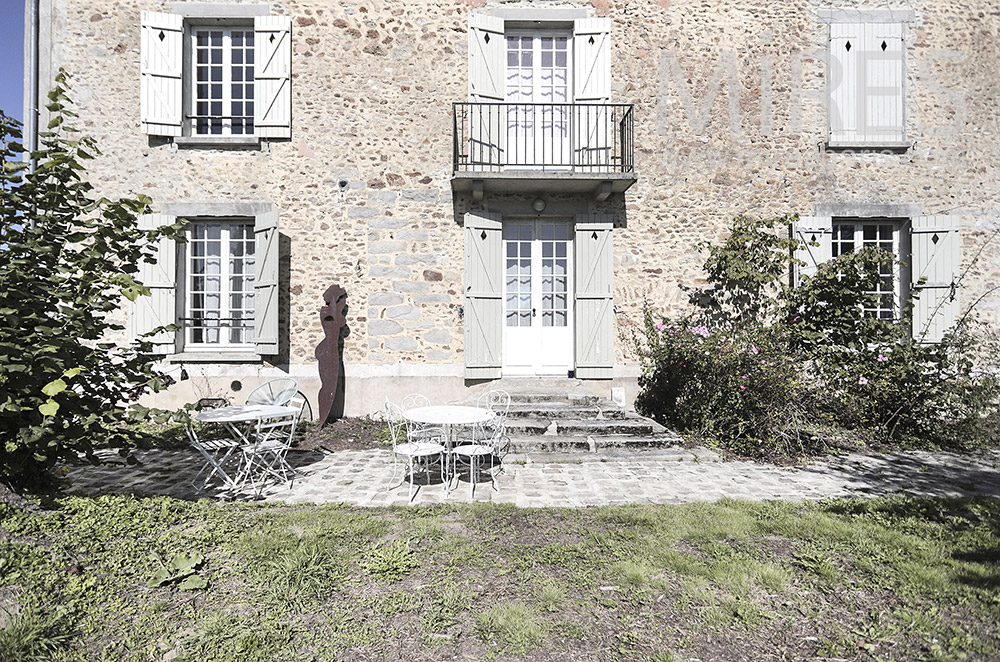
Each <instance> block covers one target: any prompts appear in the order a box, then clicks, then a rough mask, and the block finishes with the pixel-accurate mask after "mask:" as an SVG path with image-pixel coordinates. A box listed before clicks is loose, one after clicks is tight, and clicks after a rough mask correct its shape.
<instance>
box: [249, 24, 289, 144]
mask: <svg viewBox="0 0 1000 662" xmlns="http://www.w3.org/2000/svg"><path fill="white" fill-rule="evenodd" d="M253 29H254V57H255V62H256V66H255V69H254V109H253V122H254V135H256V136H257V137H258V138H291V137H292V19H291V18H289V17H287V16H255V17H254V19H253Z"/></svg>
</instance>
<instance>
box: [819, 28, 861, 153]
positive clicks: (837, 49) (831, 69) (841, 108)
mask: <svg viewBox="0 0 1000 662" xmlns="http://www.w3.org/2000/svg"><path fill="white" fill-rule="evenodd" d="M863 32H864V26H863V25H862V24H860V23H833V24H831V25H830V52H829V58H830V59H829V62H828V63H827V73H826V78H827V83H826V85H827V115H828V117H829V122H830V143H831V144H838V143H842V144H856V143H857V142H858V135H857V129H858V121H857V115H858V112H857V111H858V96H857V94H858V60H860V54H861V51H862V48H863V47H862V43H861V42H862V34H863Z"/></svg>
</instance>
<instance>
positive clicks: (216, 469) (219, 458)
mask: <svg viewBox="0 0 1000 662" xmlns="http://www.w3.org/2000/svg"><path fill="white" fill-rule="evenodd" d="M187 437H188V441H189V442H190V443H191V446H192V447H194V449H195V450H197V451H198V452H199V453H201V455H202V457H204V458H205V463H204V465H202V467H201V471H199V472H198V473H197V474H196V475H195V477H194V478H193V479H192V480H191V486H192V487H194V489H195V493H198V492H201V491H202V490H203V489H205V488H206V487H208V484H209V482H211V480H212V478H214V477H215V475H216V474H218V475H219V476H221V477H222V481H223V483H224V484H225V485H226V486H227V487H229V488H232V487H233V486H235V484H236V480H235V471H234V475H232V476H231V475H230V474H229V473H228V472H227V470H226V464H227V463H229V462H237V461H238V460H239V459H240V456H239V453H237V451H238V450H239V448H240V443H239V442H238V441H236V440H235V439H204V440H202V439H199V438H198V434H197V433H196V432H195V430H194V426H193V425H192V423H190V422H188V425H187ZM231 470H232V469H231ZM206 471H207V472H208V475H207V476H205V479H204V480H203V481H201V485H199V484H198V479H199V478H201V477H202V475H203V474H204V473H205V472H206Z"/></svg>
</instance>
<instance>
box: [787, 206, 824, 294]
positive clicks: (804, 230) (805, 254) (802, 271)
mask: <svg viewBox="0 0 1000 662" xmlns="http://www.w3.org/2000/svg"><path fill="white" fill-rule="evenodd" d="M791 238H792V239H798V241H799V245H798V247H797V248H796V249H795V253H794V255H793V257H794V258H795V264H793V265H792V274H793V279H792V282H793V284H794V286H795V287H798V286H799V285H800V284H801V283H802V279H803V278H806V277H810V278H811V277H812V276H814V275H816V269H817V268H818V267H819V265H821V264H823V263H824V262H827V261H829V260H830V257H831V256H832V254H833V218H832V217H830V216H803V217H801V218H800V219H799V220H798V221H797V222H795V223H792V227H791ZM813 244H815V245H813Z"/></svg>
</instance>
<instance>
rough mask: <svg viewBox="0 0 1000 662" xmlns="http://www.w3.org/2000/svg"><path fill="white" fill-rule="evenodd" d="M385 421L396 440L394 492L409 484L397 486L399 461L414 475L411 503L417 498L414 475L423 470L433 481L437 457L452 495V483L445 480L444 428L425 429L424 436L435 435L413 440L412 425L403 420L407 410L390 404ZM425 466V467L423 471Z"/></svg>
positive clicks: (393, 475)
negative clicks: (432, 468) (410, 430)
mask: <svg viewBox="0 0 1000 662" xmlns="http://www.w3.org/2000/svg"><path fill="white" fill-rule="evenodd" d="M385 420H386V423H388V425H389V434H390V436H391V437H392V460H393V461H392V478H391V479H390V480H389V488H388V489H390V490H394V489H396V488H397V487H399V486H400V485H402V484H403V483H405V482H406V480H405V477H404V478H403V479H401V480H400V481H399V483H398V484H396V485H393V483H394V482H395V480H396V470H397V467H398V465H399V459H400V458H404V459H405V460H406V469H407V473H409V475H410V503H413V498H414V497H415V496H416V490H415V489H414V485H413V474H414V473H416V472H417V471H418V470H420V469H421V468H422V469H423V471H424V472H425V473H426V474H427V476H428V478H429V477H430V475H431V474H430V470H431V466H432V465H431V460H432V459H434V458H435V457H436V458H437V460H438V463H439V465H440V469H441V483H442V484H443V485H444V490H445V494H447V493H448V482H447V481H446V480H445V446H444V444H443V443H441V442H443V441H445V436H444V430H442V429H440V428H423V429H422V430H421V433H422V434H427V433H430V432H432V431H433V432H434V436H433V437H425V436H422V437H421V438H419V439H411V438H410V436H409V434H408V429H409V422H408V421H407V420H406V418H405V417H404V416H403V410H402V408H400V407H399V405H396V404H393V403H392V402H389V401H388V400H386V403H385ZM421 465H423V466H422V467H421Z"/></svg>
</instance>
